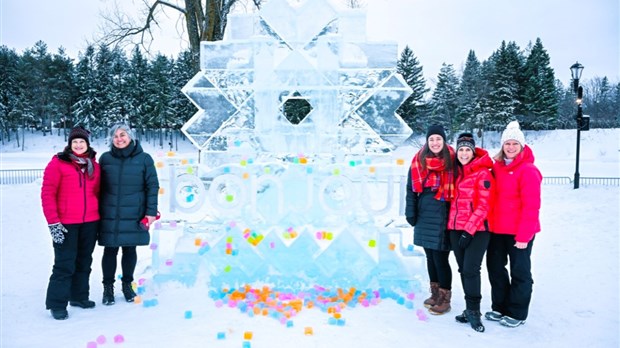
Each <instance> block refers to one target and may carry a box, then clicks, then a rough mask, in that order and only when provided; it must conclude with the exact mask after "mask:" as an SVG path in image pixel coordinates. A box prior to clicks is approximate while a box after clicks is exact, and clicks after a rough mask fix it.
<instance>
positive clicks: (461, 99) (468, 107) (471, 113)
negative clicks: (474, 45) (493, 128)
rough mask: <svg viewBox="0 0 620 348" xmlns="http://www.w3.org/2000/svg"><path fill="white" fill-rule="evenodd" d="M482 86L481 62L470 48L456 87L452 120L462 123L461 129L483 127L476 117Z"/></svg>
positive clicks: (468, 129)
mask: <svg viewBox="0 0 620 348" xmlns="http://www.w3.org/2000/svg"><path fill="white" fill-rule="evenodd" d="M482 86H483V81H482V73H481V64H480V61H478V58H477V57H476V53H475V52H474V51H473V50H470V51H469V53H468V55H467V60H466V61H465V68H464V69H463V75H462V77H461V83H460V85H459V89H458V105H457V111H456V117H455V120H454V121H455V123H456V124H457V125H462V126H461V127H460V128H461V130H467V131H470V132H473V130H474V128H481V127H483V124H482V123H480V122H478V117H477V115H478V112H479V110H480V102H481V99H482V91H483V88H482Z"/></svg>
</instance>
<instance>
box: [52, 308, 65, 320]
mask: <svg viewBox="0 0 620 348" xmlns="http://www.w3.org/2000/svg"><path fill="white" fill-rule="evenodd" d="M50 312H51V313H52V317H53V318H54V319H56V320H65V319H67V318H69V312H67V310H66V309H64V308H62V309H50Z"/></svg>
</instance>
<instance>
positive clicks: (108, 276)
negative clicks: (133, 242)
mask: <svg viewBox="0 0 620 348" xmlns="http://www.w3.org/2000/svg"><path fill="white" fill-rule="evenodd" d="M118 249H119V248H118V247H105V248H104V249H103V258H101V269H102V270H103V284H114V274H115V273H116V256H117V255H118ZM122 249H123V256H122V257H121V269H122V270H123V277H122V279H121V280H122V281H123V282H128V283H131V282H133V272H134V270H135V269H136V263H137V262H138V254H137V253H136V247H135V246H126V247H122Z"/></svg>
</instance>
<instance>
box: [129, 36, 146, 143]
mask: <svg viewBox="0 0 620 348" xmlns="http://www.w3.org/2000/svg"><path fill="white" fill-rule="evenodd" d="M148 78H149V62H148V60H147V59H146V58H144V56H143V55H142V52H141V51H140V48H139V47H138V46H135V47H134V49H133V50H132V53H131V58H130V60H129V67H128V71H127V75H126V81H125V87H126V95H125V100H126V101H127V104H126V113H125V117H126V118H127V121H128V123H129V125H130V126H131V127H133V128H136V129H139V130H141V131H140V132H138V137H139V136H140V135H141V134H143V132H144V130H145V128H146V127H147V123H146V109H147V103H148V98H147V89H146V88H147V86H146V85H147V80H148Z"/></svg>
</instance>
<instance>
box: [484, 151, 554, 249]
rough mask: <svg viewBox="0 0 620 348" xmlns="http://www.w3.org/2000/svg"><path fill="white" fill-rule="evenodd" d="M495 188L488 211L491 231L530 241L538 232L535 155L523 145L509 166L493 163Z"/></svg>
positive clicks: (538, 182)
mask: <svg viewBox="0 0 620 348" xmlns="http://www.w3.org/2000/svg"><path fill="white" fill-rule="evenodd" d="M493 173H494V174H495V182H496V184H497V185H496V190H495V204H494V206H493V213H492V214H491V231H493V232H495V233H499V234H512V235H515V241H517V242H522V243H529V241H531V240H532V238H534V235H535V234H536V233H538V232H540V220H539V213H540V204H541V184H542V175H541V174H540V171H539V170H538V168H536V166H535V165H534V154H533V153H532V150H531V149H530V148H529V147H528V146H527V145H525V146H524V147H523V151H521V153H520V154H519V155H518V156H517V157H515V159H514V160H513V161H512V162H511V163H510V164H508V165H506V163H505V162H504V160H500V161H497V162H495V164H494V165H493Z"/></svg>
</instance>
